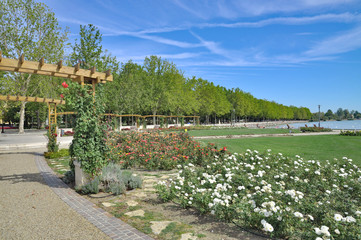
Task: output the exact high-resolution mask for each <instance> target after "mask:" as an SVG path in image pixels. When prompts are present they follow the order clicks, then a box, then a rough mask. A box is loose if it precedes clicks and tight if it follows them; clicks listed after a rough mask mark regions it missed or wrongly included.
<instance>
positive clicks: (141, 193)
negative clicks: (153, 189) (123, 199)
mask: <svg viewBox="0 0 361 240" xmlns="http://www.w3.org/2000/svg"><path fill="white" fill-rule="evenodd" d="M127 195H130V196H131V195H136V196H137V198H145V197H147V194H146V193H144V192H138V191H135V192H131V193H128V194H127Z"/></svg>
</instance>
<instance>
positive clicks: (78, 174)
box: [73, 160, 90, 187]
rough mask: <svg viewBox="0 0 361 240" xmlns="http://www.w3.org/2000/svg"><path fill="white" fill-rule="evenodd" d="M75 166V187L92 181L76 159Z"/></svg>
mask: <svg viewBox="0 0 361 240" xmlns="http://www.w3.org/2000/svg"><path fill="white" fill-rule="evenodd" d="M73 163H74V166H75V187H81V186H83V185H85V184H87V183H89V182H90V177H89V175H88V174H86V173H85V172H84V171H83V169H81V163H80V162H78V161H76V160H75V161H74V162H73Z"/></svg>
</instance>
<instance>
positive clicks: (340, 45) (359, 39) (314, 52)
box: [305, 26, 361, 56]
mask: <svg viewBox="0 0 361 240" xmlns="http://www.w3.org/2000/svg"><path fill="white" fill-rule="evenodd" d="M359 48H361V26H360V27H357V28H354V29H352V30H351V31H348V32H344V33H341V34H340V35H338V36H334V37H331V38H328V39H326V40H323V41H321V42H319V43H317V44H316V45H315V46H313V47H312V48H311V49H310V50H308V51H306V52H305V55H307V56H329V55H334V54H340V53H345V52H349V51H353V50H356V49H359Z"/></svg>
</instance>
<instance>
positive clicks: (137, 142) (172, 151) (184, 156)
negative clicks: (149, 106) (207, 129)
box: [108, 131, 226, 170]
mask: <svg viewBox="0 0 361 240" xmlns="http://www.w3.org/2000/svg"><path fill="white" fill-rule="evenodd" d="M108 145H109V147H110V149H111V150H110V160H111V161H113V162H118V163H121V164H122V166H123V167H124V168H131V167H140V168H146V169H164V170H170V169H173V168H175V167H176V166H177V164H181V163H187V162H190V163H193V164H197V165H203V164H207V163H208V162H210V161H212V160H213V159H214V157H215V156H218V155H222V154H224V153H225V152H226V148H223V149H220V150H218V149H217V148H216V147H215V146H214V144H209V145H207V146H201V144H200V143H198V142H196V141H193V140H192V139H191V138H190V137H189V135H188V134H187V133H184V132H179V133H174V132H170V133H162V132H160V131H152V132H142V133H141V132H127V133H121V132H120V133H115V132H113V133H111V134H110V136H109V137H108Z"/></svg>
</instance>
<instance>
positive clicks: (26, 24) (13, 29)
mask: <svg viewBox="0 0 361 240" xmlns="http://www.w3.org/2000/svg"><path fill="white" fill-rule="evenodd" d="M0 9H1V11H0V39H1V41H0V49H1V50H2V51H3V56H4V57H7V58H19V57H20V55H22V54H24V56H25V59H26V60H32V61H38V60H39V59H40V58H42V57H44V59H45V61H46V62H47V63H56V62H58V61H59V60H61V59H62V58H63V55H64V47H65V41H66V40H67V30H65V31H63V30H62V29H61V27H60V26H59V24H58V21H57V19H56V18H55V16H54V13H53V12H51V11H50V9H49V8H48V7H47V6H46V5H45V4H43V3H39V2H35V1H34V0H2V1H0ZM5 79H6V80H7V81H6V84H5V86H3V87H5V88H6V91H7V93H11V94H15V95H23V96H31V95H34V94H36V93H38V92H39V91H40V89H41V88H42V87H43V86H44V84H43V82H44V81H49V80H50V81H53V79H52V78H50V79H49V78H47V77H43V76H37V75H33V74H25V73H22V74H19V73H9V74H7V75H6V77H5ZM25 106H26V102H22V103H21V105H20V123H19V133H24V119H25Z"/></svg>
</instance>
